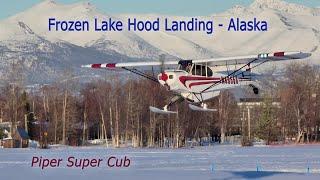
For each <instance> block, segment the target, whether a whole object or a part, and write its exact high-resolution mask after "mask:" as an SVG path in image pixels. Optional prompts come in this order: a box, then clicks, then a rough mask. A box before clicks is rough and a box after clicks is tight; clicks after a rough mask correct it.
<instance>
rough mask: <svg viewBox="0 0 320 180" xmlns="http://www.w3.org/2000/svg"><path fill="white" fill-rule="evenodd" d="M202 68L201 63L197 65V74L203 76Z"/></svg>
mask: <svg viewBox="0 0 320 180" xmlns="http://www.w3.org/2000/svg"><path fill="white" fill-rule="evenodd" d="M201 70H202V68H201V65H196V75H198V76H202V73H201Z"/></svg>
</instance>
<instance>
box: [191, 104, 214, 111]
mask: <svg viewBox="0 0 320 180" xmlns="http://www.w3.org/2000/svg"><path fill="white" fill-rule="evenodd" d="M189 108H190V109H191V110H193V111H205V112H215V111H217V109H209V108H203V107H201V106H195V105H193V104H189Z"/></svg>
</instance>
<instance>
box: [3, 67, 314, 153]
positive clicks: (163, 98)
mask: <svg viewBox="0 0 320 180" xmlns="http://www.w3.org/2000/svg"><path fill="white" fill-rule="evenodd" d="M12 73H18V72H15V71H13V72H12ZM319 74H320V71H319V69H317V68H316V67H314V66H310V65H306V64H291V65H288V66H287V67H286V70H285V73H284V75H283V76H266V78H264V79H263V80H262V86H263V90H262V91H261V92H262V94H261V97H263V101H262V104H263V106H257V107H253V109H252V110H251V112H252V113H253V115H252V120H251V124H250V126H251V127H250V128H251V129H250V131H251V132H250V134H251V138H250V139H249V140H250V141H252V140H253V139H263V140H265V141H266V142H267V143H274V142H283V143H288V142H294V141H296V142H315V141H319V140H320V137H319V129H320V77H319ZM20 76H21V75H19V74H16V75H12V77H15V78H11V79H10V78H8V80H7V82H5V83H6V85H5V86H3V87H1V88H0V91H1V96H0V110H1V113H0V116H1V119H2V121H3V122H5V121H9V122H12V123H13V124H14V125H17V126H20V127H23V128H25V126H26V125H27V126H28V127H27V129H28V132H29V135H30V137H31V138H32V139H35V140H39V141H44V139H45V140H46V141H47V142H48V143H50V144H57V143H62V144H70V145H86V144H87V142H88V140H93V139H104V140H106V139H108V140H109V141H107V142H109V145H111V144H112V146H114V147H120V146H133V147H164V146H170V147H182V146H184V145H185V143H186V142H187V140H194V141H199V139H201V138H202V137H216V139H219V141H221V142H225V141H226V138H227V137H228V136H231V135H243V137H247V136H248V133H247V131H248V127H247V125H246V124H247V122H246V118H245V115H246V113H247V112H246V111H245V109H243V108H240V107H239V106H238V105H237V101H236V99H235V98H234V97H233V95H232V93H230V92H229V91H224V92H221V93H220V96H219V97H217V98H214V99H212V100H211V101H210V102H208V106H209V107H213V108H217V109H218V111H217V112H214V113H212V112H210V113H204V112H195V111H191V110H190V109H189V108H188V105H187V103H186V102H182V103H180V104H178V105H175V107H173V108H175V109H177V110H178V114H177V115H170V116H168V115H159V114H154V113H151V112H150V111H149V106H155V107H163V106H164V105H165V104H166V103H167V102H168V101H169V99H170V97H171V96H172V94H170V92H168V91H166V90H165V88H163V87H160V85H158V84H156V83H154V82H151V81H148V80H144V79H136V78H135V79H134V78H132V79H129V80H126V81H123V80H120V79H119V78H118V77H117V76H113V75H111V76H106V79H104V80H97V81H94V82H90V83H86V84H84V85H81V88H80V90H79V88H75V86H78V85H79V83H78V82H76V81H74V80H72V75H70V74H69V76H70V78H68V76H65V78H66V79H65V80H63V81H60V82H57V83H52V84H50V85H45V86H42V87H41V88H40V89H37V90H32V91H31V90H27V89H26V88H24V86H23V81H22V80H21V79H23V78H17V77H20ZM250 92H251V91H250ZM275 101H278V102H279V104H280V106H273V102H275ZM217 137H218V138H217Z"/></svg>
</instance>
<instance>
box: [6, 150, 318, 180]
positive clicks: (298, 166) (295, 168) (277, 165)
mask: <svg viewBox="0 0 320 180" xmlns="http://www.w3.org/2000/svg"><path fill="white" fill-rule="evenodd" d="M35 156H36V157H42V158H57V159H58V158H61V159H63V161H62V163H61V165H60V167H55V168H45V169H41V168H39V167H31V162H32V158H33V157H35ZM70 156H74V157H75V158H88V159H91V158H98V159H99V158H101V159H103V161H102V163H101V165H100V167H95V168H92V167H91V168H84V169H83V170H82V169H81V168H74V167H73V168H69V167H67V166H66V164H67V162H66V159H67V158H68V157H70ZM111 156H115V157H117V158H124V156H126V157H127V158H129V159H130V160H131V164H130V166H129V167H127V168H125V167H121V168H111V167H108V166H107V163H106V161H107V159H108V157H111ZM257 166H258V170H259V171H258V172H257ZM308 168H309V170H308ZM308 171H309V172H308ZM256 178H262V179H288V178H290V179H320V145H301V146H274V147H267V146H261V147H239V146H230V145H229V146H214V147H212V146H211V147H196V148H189V149H149V148H145V149H133V148H121V149H111V148H106V147H83V148H73V147H55V148H51V149H49V150H42V149H0V179H1V180H6V179H8V180H9V179H10V180H11V179H12V180H15V179H46V180H50V179H55V180H56V179H58V180H62V179H78V180H80V179H92V180H93V179H96V180H97V179H107V180H111V179H138V180H141V179H152V180H156V179H161V180H162V179H175V180H178V179H183V180H186V179H197V180H200V179H256Z"/></svg>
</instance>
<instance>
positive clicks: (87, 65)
mask: <svg viewBox="0 0 320 180" xmlns="http://www.w3.org/2000/svg"><path fill="white" fill-rule="evenodd" d="M81 68H91V64H86V65H81Z"/></svg>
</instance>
